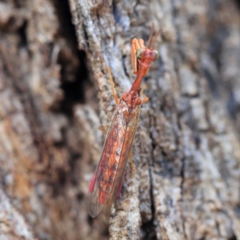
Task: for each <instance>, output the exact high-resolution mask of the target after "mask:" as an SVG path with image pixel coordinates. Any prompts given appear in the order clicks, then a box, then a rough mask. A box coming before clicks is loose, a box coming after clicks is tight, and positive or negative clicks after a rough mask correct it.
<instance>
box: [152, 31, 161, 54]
mask: <svg viewBox="0 0 240 240" xmlns="http://www.w3.org/2000/svg"><path fill="white" fill-rule="evenodd" d="M161 31H162V29H160V30H159V31H158V33H157V34H156V36H155V37H154V39H153V41H152V45H151V49H152V48H153V46H154V44H155V42H156V40H157V37H158V36H159V35H160V33H161Z"/></svg>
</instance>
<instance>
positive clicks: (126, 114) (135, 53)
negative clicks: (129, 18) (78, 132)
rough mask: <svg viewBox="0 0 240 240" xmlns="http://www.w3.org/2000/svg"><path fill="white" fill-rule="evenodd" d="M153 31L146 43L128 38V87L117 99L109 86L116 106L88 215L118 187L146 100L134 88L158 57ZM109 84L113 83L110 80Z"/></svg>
mask: <svg viewBox="0 0 240 240" xmlns="http://www.w3.org/2000/svg"><path fill="white" fill-rule="evenodd" d="M153 31H154V29H153V27H152V29H151V34H150V37H149V40H148V43H147V45H146V46H144V41H143V40H142V39H136V38H134V39H133V40H132V50H131V60H132V67H133V69H134V73H135V74H137V77H136V79H135V81H134V83H133V85H132V87H131V89H130V90H129V91H128V92H126V93H124V94H123V95H122V97H121V98H120V99H118V97H117V94H116V92H115V90H114V89H113V92H114V98H115V101H116V104H117V107H116V110H115V112H114V114H113V118H112V122H111V125H110V127H109V129H108V133H107V136H106V140H105V144H104V147H103V151H102V156H101V159H100V162H99V164H98V167H97V170H96V172H95V174H94V176H93V179H92V181H91V184H90V187H89V195H90V197H89V214H90V215H91V216H92V217H96V216H97V215H98V214H99V213H100V212H101V211H102V209H103V208H106V210H107V211H108V212H109V211H110V209H111V205H112V203H113V202H114V200H115V199H116V197H117V196H118V195H119V193H120V191H121V188H122V181H123V175H124V170H125V168H126V164H127V159H128V157H129V154H130V150H131V147H132V143H133V139H134V136H135V133H136V130H137V123H138V117H139V113H140V108H141V105H142V104H143V103H145V102H147V101H148V98H147V97H146V96H145V97H144V99H141V98H140V96H139V94H138V91H139V88H140V84H141V81H142V78H143V77H144V76H145V75H146V74H147V72H148V70H149V68H150V65H151V63H152V62H153V61H155V60H156V59H157V58H158V52H157V51H155V50H153V46H154V43H155V41H156V39H157V37H158V36H159V34H160V31H159V32H158V33H157V35H156V36H155V38H154V39H153V40H152V36H153ZM150 44H151V45H150ZM111 84H112V87H113V83H111Z"/></svg>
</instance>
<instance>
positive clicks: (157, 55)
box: [153, 50, 159, 61]
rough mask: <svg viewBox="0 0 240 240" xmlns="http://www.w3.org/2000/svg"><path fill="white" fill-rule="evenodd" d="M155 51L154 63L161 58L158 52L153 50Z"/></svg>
mask: <svg viewBox="0 0 240 240" xmlns="http://www.w3.org/2000/svg"><path fill="white" fill-rule="evenodd" d="M153 51H154V53H155V59H154V60H153V61H156V60H157V59H158V57H159V54H158V51H156V50H153Z"/></svg>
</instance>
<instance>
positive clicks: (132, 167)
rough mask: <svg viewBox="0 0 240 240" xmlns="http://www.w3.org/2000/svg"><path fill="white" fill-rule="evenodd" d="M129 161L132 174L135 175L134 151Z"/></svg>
mask: <svg viewBox="0 0 240 240" xmlns="http://www.w3.org/2000/svg"><path fill="white" fill-rule="evenodd" d="M129 160H130V167H131V172H132V173H133V172H134V171H135V167H134V163H133V152H132V149H131V151H130V154H129Z"/></svg>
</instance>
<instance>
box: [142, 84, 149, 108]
mask: <svg viewBox="0 0 240 240" xmlns="http://www.w3.org/2000/svg"><path fill="white" fill-rule="evenodd" d="M146 88H147V87H146V85H143V86H142V88H141V91H140V97H143V99H141V101H142V104H143V103H146V102H148V100H149V98H148V97H147V96H146V95H145V94H144V90H145V89H146Z"/></svg>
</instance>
